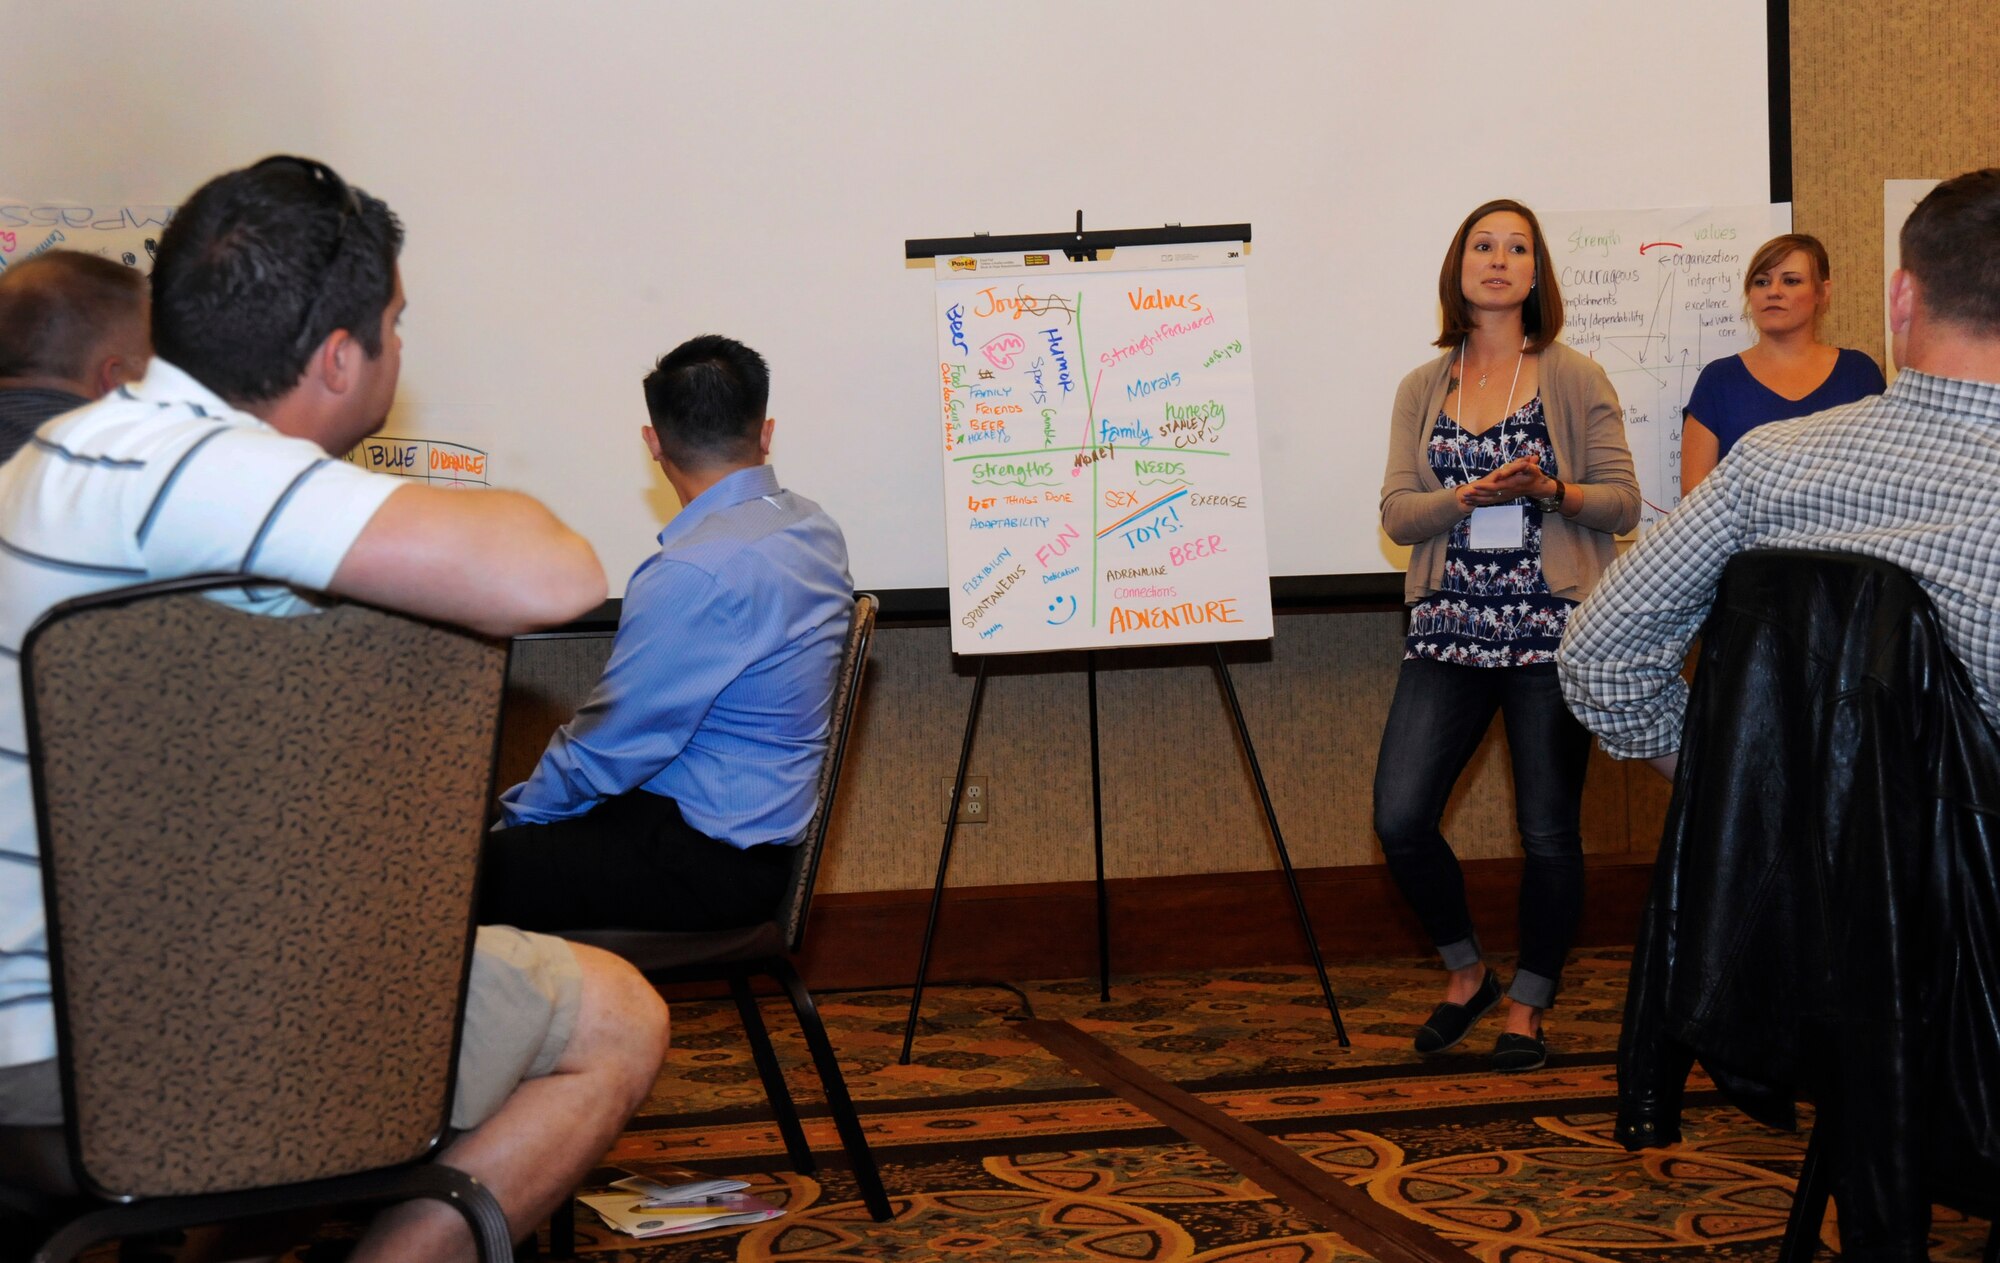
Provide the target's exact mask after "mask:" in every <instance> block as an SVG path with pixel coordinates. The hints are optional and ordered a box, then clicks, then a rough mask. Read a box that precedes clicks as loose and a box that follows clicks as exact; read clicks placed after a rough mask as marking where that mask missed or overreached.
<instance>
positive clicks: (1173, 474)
mask: <svg viewBox="0 0 2000 1263" xmlns="http://www.w3.org/2000/svg"><path fill="white" fill-rule="evenodd" d="M1132 473H1133V474H1134V475H1135V476H1136V477H1137V478H1138V479H1139V481H1140V482H1145V481H1146V480H1147V479H1148V478H1185V477H1186V476H1187V466H1186V465H1184V464H1182V463H1181V462H1180V461H1177V460H1135V461H1133V462H1132Z"/></svg>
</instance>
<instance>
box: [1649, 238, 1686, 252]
mask: <svg viewBox="0 0 2000 1263" xmlns="http://www.w3.org/2000/svg"><path fill="white" fill-rule="evenodd" d="M1654 246H1672V247H1673V248H1674V249H1676V250H1684V249H1686V248H1687V247H1685V246H1683V245H1682V244H1681V243H1680V242H1678V241H1649V242H1647V243H1646V244H1645V245H1643V246H1640V247H1639V253H1640V254H1644V253H1646V251H1648V250H1651V249H1652V248H1653V247H1654Z"/></svg>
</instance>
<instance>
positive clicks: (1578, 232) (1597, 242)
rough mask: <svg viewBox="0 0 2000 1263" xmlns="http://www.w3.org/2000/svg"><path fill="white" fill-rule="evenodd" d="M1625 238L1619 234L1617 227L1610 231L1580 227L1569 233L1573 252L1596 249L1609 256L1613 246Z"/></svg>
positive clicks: (1578, 252) (1570, 246) (1579, 252)
mask: <svg viewBox="0 0 2000 1263" xmlns="http://www.w3.org/2000/svg"><path fill="white" fill-rule="evenodd" d="M1623 240H1624V238H1623V237H1621V236H1619V235H1618V230H1617V229H1616V228H1613V229H1612V230H1611V231H1609V232H1590V231H1588V230H1586V229H1582V228H1578V229H1575V230H1573V231H1572V232H1571V233H1570V234H1569V248H1570V250H1571V251H1572V252H1573V253H1577V254H1581V253H1582V252H1584V251H1586V250H1595V251H1596V252H1597V253H1599V254H1601V255H1605V256H1607V257H1608V256H1609V255H1610V254H1611V247H1613V246H1615V245H1617V244H1618V243H1619V242H1621V241H1623Z"/></svg>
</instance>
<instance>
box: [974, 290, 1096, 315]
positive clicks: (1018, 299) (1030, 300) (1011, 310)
mask: <svg viewBox="0 0 2000 1263" xmlns="http://www.w3.org/2000/svg"><path fill="white" fill-rule="evenodd" d="M979 301H980V303H981V305H980V306H978V307H975V308H973V311H972V314H973V315H975V316H977V317H979V318H980V319H982V320H984V319H985V318H986V317H988V316H994V315H999V314H1000V313H1002V312H1004V313H1006V314H1007V315H1009V316H1011V317H1013V318H1014V319H1015V320H1019V319H1020V318H1021V317H1023V316H1046V315H1048V314H1049V313H1050V312H1052V311H1059V312H1061V313H1063V314H1064V315H1065V316H1069V317H1071V318H1072V319H1074V318H1075V316H1076V313H1075V312H1074V311H1072V310H1071V309H1070V303H1069V299H1067V298H1065V297H1063V296H1062V295H1061V294H1049V295H1047V296H1046V297H1042V298H1036V297H1033V296H1032V295H1030V294H1027V293H1025V292H1024V291H1022V290H1020V289H1016V290H1015V291H1014V297H1012V298H1008V297H1006V296H1004V295H1002V294H999V293H997V292H995V290H994V288H993V287H992V286H991V285H988V286H987V287H986V288H985V289H982V290H980V291H979Z"/></svg>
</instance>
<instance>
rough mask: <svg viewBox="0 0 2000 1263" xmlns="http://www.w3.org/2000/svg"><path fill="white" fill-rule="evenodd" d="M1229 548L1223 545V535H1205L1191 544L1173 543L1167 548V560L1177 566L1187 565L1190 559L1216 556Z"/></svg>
mask: <svg viewBox="0 0 2000 1263" xmlns="http://www.w3.org/2000/svg"><path fill="white" fill-rule="evenodd" d="M1228 551H1229V550H1228V549H1227V548H1224V547H1223V546H1222V536H1220V535H1204V536H1203V537H1202V538H1200V539H1198V540H1195V541H1194V542H1193V543H1191V544H1173V545H1170V546H1168V548H1167V560H1168V561H1169V562H1171V563H1173V564H1174V565H1176V566H1185V565H1186V564H1188V563H1189V562H1190V561H1199V560H1200V559H1201V558H1203V557H1214V556H1217V555H1218V554H1221V553H1226V552H1228Z"/></svg>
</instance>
